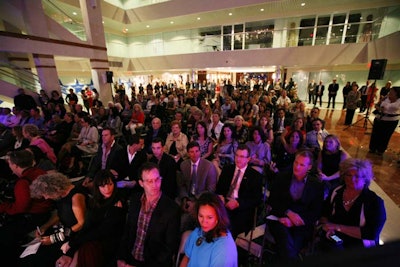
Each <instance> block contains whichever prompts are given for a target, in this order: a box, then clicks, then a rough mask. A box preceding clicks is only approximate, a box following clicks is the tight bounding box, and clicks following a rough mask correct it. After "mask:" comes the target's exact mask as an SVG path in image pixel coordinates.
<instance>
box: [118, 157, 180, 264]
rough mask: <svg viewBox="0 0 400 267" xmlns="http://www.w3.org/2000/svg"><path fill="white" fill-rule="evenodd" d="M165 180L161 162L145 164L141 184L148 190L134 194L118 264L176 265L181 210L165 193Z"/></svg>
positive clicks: (141, 173) (119, 251) (142, 169)
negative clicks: (173, 260) (174, 261)
mask: <svg viewBox="0 0 400 267" xmlns="http://www.w3.org/2000/svg"><path fill="white" fill-rule="evenodd" d="M161 180H162V178H161V177H160V172H159V168H158V166H157V164H155V163H151V162H148V163H145V164H144V165H143V166H142V168H141V171H140V179H139V185H140V186H141V187H143V191H144V193H137V194H134V195H133V196H132V198H131V201H130V203H131V204H130V206H129V210H128V217H127V221H126V226H125V232H124V235H123V237H122V240H121V243H120V247H119V250H118V253H117V265H118V266H127V265H126V264H128V266H172V258H173V256H174V255H175V254H176V252H177V250H178V245H179V239H180V234H179V226H180V210H179V207H178V205H177V204H176V203H175V202H174V201H173V200H171V199H170V198H169V197H167V196H165V195H164V194H163V193H162V191H161Z"/></svg>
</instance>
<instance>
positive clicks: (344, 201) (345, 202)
mask: <svg viewBox="0 0 400 267" xmlns="http://www.w3.org/2000/svg"><path fill="white" fill-rule="evenodd" d="M359 195H360V194H357V195H356V196H355V197H353V198H352V199H349V200H344V194H343V206H345V207H347V206H350V205H351V204H353V203H354V201H356V199H357V198H358V196H359Z"/></svg>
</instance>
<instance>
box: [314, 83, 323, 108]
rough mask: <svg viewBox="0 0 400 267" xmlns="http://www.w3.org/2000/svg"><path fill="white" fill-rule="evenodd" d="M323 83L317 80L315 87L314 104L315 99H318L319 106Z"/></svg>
mask: <svg viewBox="0 0 400 267" xmlns="http://www.w3.org/2000/svg"><path fill="white" fill-rule="evenodd" d="M324 90H325V85H323V84H322V81H319V84H318V85H317V87H316V88H315V90H314V91H315V99H314V106H316V105H317V101H318V99H319V106H320V107H321V106H322V96H323V95H324Z"/></svg>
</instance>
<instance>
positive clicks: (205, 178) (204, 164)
mask: <svg viewBox="0 0 400 267" xmlns="http://www.w3.org/2000/svg"><path fill="white" fill-rule="evenodd" d="M191 165H192V161H191V160H190V159H187V160H184V161H183V162H182V163H181V172H182V185H180V192H179V193H180V195H179V196H180V197H187V196H188V195H189V192H190V189H191V188H190V186H191V184H192V181H191V170H192V166H191ZM217 177H218V174H217V170H216V169H215V166H214V164H212V163H211V162H210V161H208V160H206V159H203V158H200V161H199V165H198V166H197V182H196V196H197V195H199V194H201V193H202V192H204V191H210V192H215V188H216V186H217Z"/></svg>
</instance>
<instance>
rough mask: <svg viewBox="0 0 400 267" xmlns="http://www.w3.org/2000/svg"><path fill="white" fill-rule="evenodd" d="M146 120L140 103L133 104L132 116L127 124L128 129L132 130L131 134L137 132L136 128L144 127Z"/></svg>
mask: <svg viewBox="0 0 400 267" xmlns="http://www.w3.org/2000/svg"><path fill="white" fill-rule="evenodd" d="M144 121H145V115H144V112H143V109H142V106H141V105H140V104H134V105H133V111H132V117H131V120H130V121H129V123H128V124H127V125H126V126H125V128H126V129H127V130H130V131H131V134H132V135H134V134H136V129H137V128H138V127H142V126H143V123H144Z"/></svg>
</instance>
